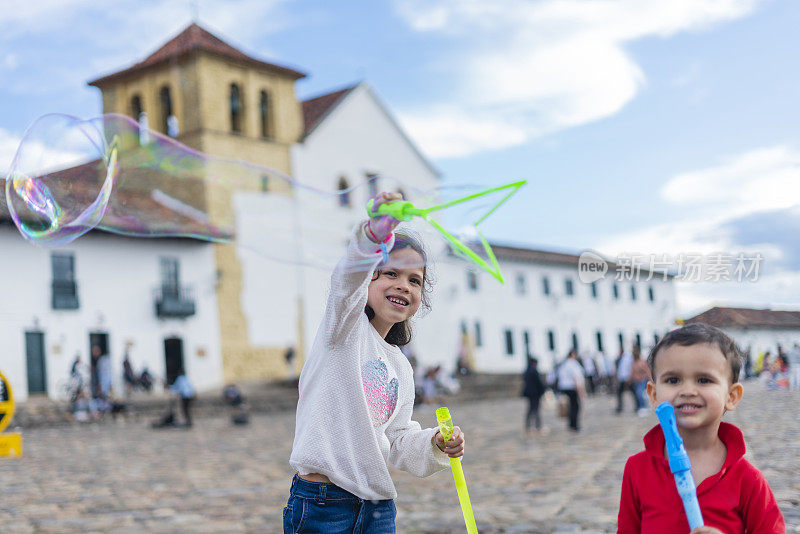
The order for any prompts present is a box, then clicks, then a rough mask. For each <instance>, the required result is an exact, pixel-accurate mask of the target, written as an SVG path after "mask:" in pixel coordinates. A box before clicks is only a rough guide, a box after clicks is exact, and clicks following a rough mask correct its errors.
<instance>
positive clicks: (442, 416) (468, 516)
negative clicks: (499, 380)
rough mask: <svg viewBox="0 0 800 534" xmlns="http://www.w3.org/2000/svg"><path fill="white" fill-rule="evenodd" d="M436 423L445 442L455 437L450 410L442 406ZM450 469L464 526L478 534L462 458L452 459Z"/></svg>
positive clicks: (437, 412) (469, 532)
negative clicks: (462, 466)
mask: <svg viewBox="0 0 800 534" xmlns="http://www.w3.org/2000/svg"><path fill="white" fill-rule="evenodd" d="M436 421H437V422H438V423H439V432H441V433H442V438H444V440H445V441H450V438H451V437H452V435H453V430H454V428H453V419H452V418H451V417H450V410H448V409H447V408H445V407H444V406H442V407H441V408H438V409H437V410H436ZM450 469H451V470H452V471H453V481H454V482H455V483H456V492H457V493H458V502H459V503H460V504H461V513H462V514H463V515H464V524H466V525H467V534H478V527H476V526H475V516H474V515H473V513H472V503H471V502H470V500H469V492H467V480H466V479H465V478H464V470H463V469H462V468H461V458H460V457H459V458H450Z"/></svg>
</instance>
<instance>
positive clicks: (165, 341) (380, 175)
mask: <svg viewBox="0 0 800 534" xmlns="http://www.w3.org/2000/svg"><path fill="white" fill-rule="evenodd" d="M181 69H183V70H181ZM303 76H304V75H303V74H302V73H299V72H298V71H296V70H293V69H288V68H285V67H281V66H277V65H274V64H270V63H267V62H264V61H261V60H258V59H256V58H252V57H250V56H247V55H245V54H244V53H242V52H241V51H239V50H237V49H235V48H233V47H232V46H230V45H228V44H227V43H225V42H224V41H222V40H221V39H219V38H218V37H216V36H214V35H212V34H210V33H209V32H207V31H206V30H204V29H203V28H200V27H199V26H197V25H196V24H192V25H191V26H189V27H188V28H186V29H185V30H184V31H183V32H182V33H181V34H179V35H178V36H176V37H175V38H173V39H172V40H170V41H169V42H168V43H166V44H165V45H164V46H163V47H161V48H160V49H159V50H157V51H156V52H154V53H153V54H151V55H150V56H148V57H147V58H145V59H144V60H143V61H141V62H139V63H137V64H135V65H133V66H131V67H129V68H127V69H124V70H122V71H119V72H117V73H114V74H111V75H108V76H105V77H103V78H101V79H98V80H95V81H94V82H92V83H91V85H94V86H97V87H99V88H100V89H101V91H102V93H103V110H104V112H106V113H111V112H113V113H120V114H125V115H128V116H134V117H136V116H139V114H140V113H142V112H145V113H148V114H149V115H150V116H151V117H153V118H154V122H153V124H156V125H158V124H160V125H161V131H162V132H166V133H169V131H170V129H169V128H168V126H169V123H170V122H172V123H173V124H175V123H176V122H177V123H179V124H180V125H181V128H180V130H181V133H180V134H178V135H177V140H178V141H180V142H182V143H184V144H186V145H187V146H190V147H193V148H195V149H197V150H199V151H201V152H204V153H208V154H210V155H212V156H221V157H226V158H240V159H244V160H246V161H247V162H250V163H252V164H257V165H262V166H267V167H271V168H274V169H277V170H279V171H280V172H282V173H284V174H290V175H291V176H292V177H293V178H294V179H295V180H297V181H298V182H299V183H301V184H303V185H304V186H306V187H309V188H312V189H304V188H301V187H296V186H295V185H291V187H290V186H289V184H286V183H283V184H280V183H273V182H271V180H272V178H270V176H269V173H267V172H265V174H264V176H262V177H260V179H259V180H258V183H253V184H249V186H248V187H243V188H241V189H237V191H236V192H235V193H234V194H232V195H231V196H230V198H231V203H230V206H228V205H227V204H226V205H225V206H224V208H225V210H230V212H232V213H233V214H234V220H235V232H234V233H235V241H236V245H223V244H209V243H207V242H205V241H202V240H196V239H180V240H178V239H171V240H163V239H134V238H127V237H120V236H116V235H112V234H108V233H103V232H100V231H93V232H90V233H89V234H88V235H86V236H83V237H81V238H80V239H78V240H77V241H75V242H74V243H72V244H70V245H68V246H66V247H63V248H58V249H52V250H50V249H41V248H37V247H34V246H32V245H31V244H29V243H28V242H26V241H25V240H23V239H22V237H21V236H20V234H19V232H18V231H17V230H16V228H15V227H14V226H13V225H12V224H10V222H9V218H8V214H7V213H6V212H5V211H4V210H3V203H0V222H3V223H4V224H2V225H0V253H2V257H3V258H4V260H5V261H4V267H5V271H4V272H5V273H6V277H5V278H4V280H3V282H0V288H2V289H3V296H4V297H3V299H0V350H1V351H2V352H0V369H2V370H3V372H4V373H6V375H7V376H9V378H10V380H11V383H12V387H14V389H15V393H16V395H17V396H18V397H19V398H25V397H26V396H27V395H28V394H40V393H44V394H47V395H50V396H53V397H55V396H58V389H59V388H58V384H59V381H60V380H62V379H63V378H64V377H66V376H67V374H68V372H69V368H70V366H71V364H72V361H73V360H74V358H75V356H76V355H77V354H80V355H81V357H82V358H83V361H84V362H85V363H86V362H89V361H90V360H89V353H90V346H91V345H99V346H100V347H101V349H102V350H103V352H106V351H107V352H108V353H109V354H110V356H111V360H112V369H113V372H114V379H115V381H117V382H118V383H119V380H120V373H121V370H122V366H121V361H122V358H123V355H124V354H125V353H126V351H127V352H128V353H129V354H130V358H131V361H132V363H133V365H134V367H135V368H136V370H137V371H141V369H142V368H143V367H144V366H147V367H148V368H149V369H150V371H151V372H152V373H153V374H154V375H156V376H157V377H159V378H162V379H170V378H172V377H173V376H174V373H175V372H176V369H177V368H179V367H183V368H184V369H185V370H186V371H187V373H188V375H189V377H190V378H191V380H192V381H193V382H194V383H195V385H196V386H197V387H198V388H199V389H200V390H204V389H209V388H214V387H219V386H222V385H223V383H224V382H225V381H227V380H231V381H233V380H237V381H238V380H261V379H264V378H282V377H284V376H286V374H287V372H288V373H289V374H291V373H293V372H294V371H295V370H293V369H291V368H289V369H287V367H286V364H285V362H284V358H283V354H284V351H285V350H286V348H287V347H289V346H293V347H296V348H297V352H298V353H299V354H300V358H299V359H300V360H302V355H303V352H304V349H305V348H307V347H310V346H311V343H312V341H313V338H314V336H315V334H316V329H317V326H318V324H319V323H320V320H321V318H322V317H321V315H322V313H323V310H324V303H325V300H326V298H327V293H328V284H329V277H330V272H331V268H332V267H333V265H334V263H335V261H336V259H337V257H338V256H340V255H341V254H342V253H343V251H344V245H345V243H346V241H347V239H348V237H349V235H350V232H351V230H352V228H353V227H354V225H355V224H356V223H357V222H358V221H359V220H361V219H363V218H364V216H365V211H364V206H365V204H366V202H367V200H368V199H369V198H371V197H372V196H374V195H375V194H376V193H377V192H379V191H382V190H392V191H394V190H401V191H402V192H403V194H404V196H405V197H406V198H407V199H409V200H411V201H412V202H416V203H419V204H421V205H424V203H425V202H431V201H435V200H436V196H435V194H436V193H435V191H436V188H437V187H438V186H439V184H440V182H439V173H438V172H437V170H436V169H435V168H434V167H433V165H431V163H430V162H429V161H428V160H427V159H426V158H425V157H424V156H423V155H422V153H421V152H420V150H419V149H417V147H416V146H415V145H414V143H413V142H412V141H411V140H410V139H409V138H408V136H407V135H406V134H405V133H404V131H403V130H402V128H401V127H400V126H399V125H398V123H397V121H396V120H395V119H394V118H393V117H392V115H391V113H390V112H389V111H388V109H387V107H386V106H385V105H384V104H383V103H382V102H381V100H380V98H379V97H378V96H377V95H376V93H375V91H374V90H373V89H372V88H370V87H369V85H367V84H365V83H359V84H356V85H353V86H350V87H346V88H344V89H341V90H338V91H335V92H331V93H328V94H325V95H321V96H318V97H316V98H312V99H309V100H306V101H304V102H300V101H298V100H297V99H296V98H295V94H294V83H295V82H296V81H297V80H298V79H300V78H302V77H303ZM188 79H191V80H195V82H196V83H195V82H193V83H182V82H181V80H188ZM158 118H160V119H163V120H156V119H158ZM172 130H175V129H174V128H173V129H172ZM173 133H175V132H173ZM171 135H172V134H171ZM351 188H355V189H353V190H350V189H351ZM348 190H349V193H345V192H346V191H348ZM326 192H327V194H326ZM337 192H339V194H337ZM431 192H434V193H433V194H431ZM208 194H209V196H208V197H207V200H209V201H212V200H213V201H214V202H216V201H218V200H219V198H224V197H219V198H217V197H214V198H212V193H210V192H209V193H208ZM511 202H514V199H512V200H511ZM419 229H421V230H425V228H424V226H421V227H419ZM426 240H427V241H428V245H429V246H430V248H431V256H432V258H433V264H432V273H433V274H434V276H435V279H436V281H437V283H436V286H435V288H434V292H433V299H432V310H431V312H430V313H428V314H427V315H426V316H424V317H420V318H419V319H418V320H417V324H416V326H415V339H414V341H413V350H414V351H415V353H416V355H417V358H418V360H419V361H420V363H421V364H422V365H424V366H428V365H434V364H441V365H442V366H443V367H444V368H445V369H447V370H449V369H451V368H452V367H453V365H454V362H455V359H456V356H457V354H458V351H459V349H460V347H461V346H462V343H463V342H464V341H465V340H466V343H467V344H468V352H469V353H470V354H471V355H472V359H473V363H474V365H475V368H476V370H477V371H482V372H519V371H521V370H522V368H523V367H524V364H525V356H526V355H528V354H531V355H537V356H538V357H539V358H540V359H541V360H542V367H543V368H545V369H546V368H548V367H549V366H550V365H552V362H553V361H554V360H556V359H559V358H561V357H563V356H564V354H566V352H567V351H568V350H569V348H570V347H572V346H577V347H578V348H579V350H581V351H584V350H592V351H596V350H597V351H602V352H605V353H606V354H610V355H612V356H613V355H616V354H617V353H618V352H619V350H620V348H621V347H622V346H625V347H629V346H630V345H631V344H633V343H640V344H641V345H642V346H644V347H647V346H648V345H650V344H652V343H654V342H655V341H656V339H657V338H658V336H660V335H662V334H663V333H664V332H665V331H667V330H668V329H669V328H670V326H671V325H672V323H673V321H674V317H675V304H674V300H675V296H674V286H673V283H672V280H671V279H668V280H666V281H663V280H658V279H657V277H656V278H655V279H654V280H651V281H635V282H634V281H619V282H617V281H614V280H612V279H611V278H610V277H607V278H606V279H602V280H599V281H598V282H596V283H595V284H594V285H586V284H583V283H582V282H580V281H579V279H578V276H577V274H578V271H577V265H578V256H575V255H570V254H561V253H555V252H548V251H540V250H532V249H528V248H522V247H510V246H497V247H495V253H496V255H497V258H498V260H499V262H500V266H501V269H502V271H503V272H504V275H505V278H506V284H505V285H501V284H499V283H497V282H496V281H495V280H494V279H493V278H491V277H490V276H489V275H488V274H486V273H484V272H482V271H480V270H478V269H477V268H475V267H474V266H473V265H471V264H470V263H468V262H466V261H464V260H462V259H460V258H457V257H455V256H454V255H452V254H451V253H450V252H449V249H448V248H447V247H446V246H445V243H444V241H443V240H442V239H441V238H438V237H436V234H435V233H429V234H426ZM612 271H613V269H612ZM645 274H646V273H645Z"/></svg>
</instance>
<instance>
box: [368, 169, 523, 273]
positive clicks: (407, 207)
mask: <svg viewBox="0 0 800 534" xmlns="http://www.w3.org/2000/svg"><path fill="white" fill-rule="evenodd" d="M526 183H528V181H527V180H520V181H519V182H512V183H510V184H506V185H501V186H499V187H491V188H489V189H484V190H483V191H479V192H477V193H473V194H472V195H467V196H465V197H462V198H457V199H455V200H451V201H449V202H444V203H442V204H437V205H436V206H431V207H429V208H417V207H415V206H414V205H413V204H412V203H411V202H409V201H407V200H400V201H396V202H390V203H388V204H381V205H380V206H378V209H377V211H373V209H372V205H373V202H374V200H370V201H369V202H368V203H367V215H369V216H370V217H377V216H379V215H388V216H389V217H393V218H395V219H397V220H398V221H410V220H411V219H412V218H414V217H420V218H422V219H423V220H425V221H426V222H427V223H428V224H430V225H431V226H433V227H434V228H435V229H436V230H437V231H438V232H439V233H440V234H442V236H444V238H445V239H446V240H447V241H448V242H449V243H450V244H451V245H452V246H453V250H454V251H455V252H456V253H457V254H459V255H460V256H462V257H465V258H466V259H467V260H469V261H472V262H473V263H475V264H476V265H478V267H480V268H481V269H483V270H485V271H487V272H488V273H489V274H491V275H492V276H494V277H495V278H496V279H497V281H498V282H500V283H501V284H502V283H504V281H503V273H501V272H500V266H499V265H498V263H497V258H495V256H494V252H492V247H491V246H489V242H488V241H486V238H485V237H483V234H482V233H481V232H480V230H478V225H480V224H481V223H482V222H483V221H484V220H486V218H487V217H489V215H491V214H492V213H494V212H495V210H496V209H497V208H499V207H500V206H501V205H502V204H503V203H504V202H505V201H506V200H508V199H509V198H510V197H511V196H512V195H513V194H514V193H516V192H517V191H518V190H519V188H520V187H522V186H523V185H525V184H526ZM506 189H509V190H510V191H509V192H508V194H506V195H505V196H504V197H503V198H502V199H501V200H500V201H499V202H498V203H497V204H495V205H494V206H492V207H491V209H489V211H487V212H486V213H485V214H484V215H483V216H482V217H481V218H479V219H478V220H477V221H475V223H474V225H475V231H476V232H477V234H478V238H479V240H480V242H481V244H482V245H483V250H484V252H485V253H486V256H487V257H488V259H489V261H486V260H485V259H483V258H481V257H480V256H478V255H477V254H476V253H475V251H473V250H472V249H471V248H470V247H469V246H467V245H466V244H464V242H463V241H461V240H460V239H458V238H457V237H456V236H454V235H453V234H452V233H450V232H448V231H447V230H445V229H444V228H443V227H442V225H441V224H439V223H438V222H437V221H436V220H434V219H433V218H432V217H431V216H430V215H431V214H432V213H433V212H435V211H439V210H443V209H445V208H449V207H451V206H455V205H456V204H461V203H462V202H467V201H469V200H473V199H476V198H479V197H482V196H485V195H489V194H491V193H496V192H498V191H504V190H506Z"/></svg>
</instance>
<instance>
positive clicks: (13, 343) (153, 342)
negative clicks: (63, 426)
mask: <svg viewBox="0 0 800 534" xmlns="http://www.w3.org/2000/svg"><path fill="white" fill-rule="evenodd" d="M0 251H2V258H3V272H4V273H5V275H6V276H4V277H3V279H2V280H1V281H0V290H2V295H3V298H2V299H0V368H1V369H3V371H4V372H5V373H6V375H7V376H8V377H9V380H10V381H11V383H12V387H13V388H14V392H15V395H16V396H17V398H19V399H24V398H26V397H27V391H28V387H27V372H26V354H25V332H26V331H41V332H43V333H44V337H45V358H46V373H47V389H48V394H49V395H50V396H55V395H56V389H57V388H56V386H57V384H58V383H59V382H60V381H61V380H62V379H64V378H65V377H66V376H67V375H68V373H69V369H70V366H71V364H72V361H73V360H74V358H75V355H76V354H80V355H81V357H82V360H83V363H84V364H87V363H88V361H89V354H88V352H89V334H90V333H93V332H105V333H108V336H109V351H110V357H111V363H112V369H113V378H114V381H115V385H116V388H117V391H119V389H118V388H119V387H120V385H121V373H122V358H123V351H124V347H125V344H126V343H128V342H133V346H132V348H131V350H130V357H131V362H132V364H133V366H134V370H136V371H137V372H139V371H141V369H142V367H143V366H144V365H147V366H148V367H149V369H150V371H151V372H152V373H153V374H155V375H156V376H158V377H164V375H165V360H164V339H165V338H168V337H173V336H175V337H179V338H182V339H183V345H184V347H183V348H184V364H185V366H186V372H187V375H188V376H189V378H190V379H191V380H192V381H193V382H194V384H195V386H196V387H197V388H198V389H200V390H204V389H209V388H212V387H216V386H219V385H221V381H222V362H221V353H220V341H219V321H218V312H217V304H216V287H215V285H216V274H215V273H216V268H215V266H214V265H215V264H214V255H213V247H212V246H209V245H208V244H206V243H203V242H200V241H193V240H174V239H170V240H166V239H165V240H161V239H134V238H123V237H118V236H112V235H108V234H100V233H92V234H89V235H86V236H84V237H82V238H80V239H78V240H77V241H75V242H73V243H71V244H70V245H67V246H65V247H61V248H59V249H43V248H39V247H36V246H34V245H31V244H30V243H28V242H27V241H24V240H23V239H22V238H21V236H20V235H19V233H18V232H17V230H16V228H14V227H13V226H8V225H2V226H0ZM53 251H56V252H71V253H73V254H74V258H75V279H76V282H77V285H78V298H79V303H80V308H79V309H77V310H53V309H52V306H51V282H52V268H51V258H50V257H51V253H52V252H53ZM162 256H170V257H177V258H178V259H179V264H180V283H181V285H182V286H190V287H191V288H192V289H193V291H194V293H193V294H194V299H195V304H196V314H195V315H194V316H192V317H189V318H187V319H185V320H181V319H166V320H162V319H158V318H157V317H156V314H155V303H154V302H155V297H154V291H155V289H156V287H157V286H159V285H160V280H161V274H160V272H159V268H160V263H159V258H160V257H162Z"/></svg>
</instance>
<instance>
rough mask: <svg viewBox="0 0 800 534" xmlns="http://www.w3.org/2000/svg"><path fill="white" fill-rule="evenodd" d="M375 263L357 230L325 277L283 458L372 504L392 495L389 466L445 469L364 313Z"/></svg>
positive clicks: (397, 365)
mask: <svg viewBox="0 0 800 534" xmlns="http://www.w3.org/2000/svg"><path fill="white" fill-rule="evenodd" d="M393 244H394V243H393V241H391V242H390V243H389V245H390V246H391V245H393ZM380 259H381V252H380V248H379V246H378V245H376V244H375V243H373V242H371V241H369V239H367V237H366V235H365V234H364V230H363V225H361V226H359V227H358V229H357V232H356V236H355V237H354V238H353V239H352V240H351V242H350V244H349V245H348V248H347V253H346V255H345V257H344V258H342V260H341V261H340V262H339V264H338V265H337V266H336V269H335V270H334V271H333V275H332V276H331V290H330V295H329V296H328V303H327V307H326V310H325V317H324V319H323V322H322V324H321V325H320V327H319V330H318V331H317V337H316V339H315V340H314V346H313V347H312V348H311V352H310V354H309V355H308V359H307V360H306V362H305V365H304V366H303V371H302V372H301V374H300V400H299V401H298V403H297V415H296V426H295V434H294V444H293V446H292V456H291V458H290V459H289V463H290V464H291V466H292V467H293V468H294V469H295V470H296V471H297V472H298V473H299V474H301V475H306V474H308V473H321V474H323V475H325V476H327V477H328V478H329V479H330V480H331V482H333V483H334V484H336V485H337V486H339V487H341V488H344V489H346V490H347V491H349V492H350V493H353V494H355V495H357V496H359V497H361V498H362V499H378V500H380V499H394V498H395V497H396V496H397V491H396V490H395V488H394V484H393V483H392V479H391V477H390V476H389V467H388V462H391V463H392V465H394V466H395V467H396V468H398V469H402V470H403V471H407V472H409V473H411V474H412V475H415V476H418V477H425V476H428V475H431V474H433V473H435V472H437V471H439V470H441V469H443V468H444V467H446V466H447V465H449V462H448V457H447V455H446V454H444V453H443V452H441V451H440V450H439V448H438V447H436V445H434V444H433V442H432V438H433V436H434V435H435V434H436V429H435V428H428V429H425V430H423V429H422V428H421V427H420V425H419V423H417V422H416V421H412V420H411V414H412V411H413V408H414V377H413V374H412V371H411V365H410V364H409V363H408V360H407V359H406V357H405V356H404V355H403V353H402V352H400V349H398V348H397V347H396V346H394V345H390V344H388V343H386V341H384V340H383V339H382V338H381V337H380V334H378V332H377V330H375V328H373V326H372V325H371V324H370V322H369V320H368V319H367V316H366V314H365V313H364V306H365V305H366V303H367V288H368V286H369V282H370V280H371V278H372V272H373V270H374V269H375V267H376V266H377V264H378V262H379V261H380ZM359 266H360V267H359Z"/></svg>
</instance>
